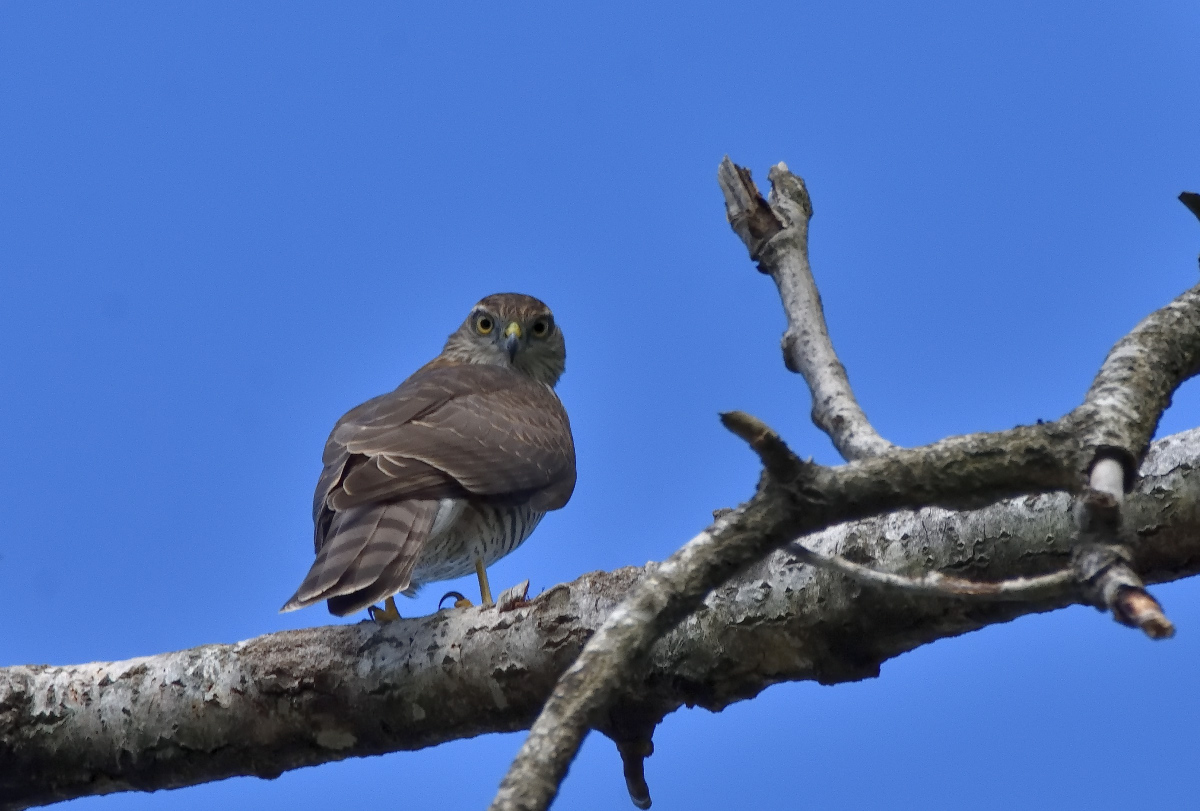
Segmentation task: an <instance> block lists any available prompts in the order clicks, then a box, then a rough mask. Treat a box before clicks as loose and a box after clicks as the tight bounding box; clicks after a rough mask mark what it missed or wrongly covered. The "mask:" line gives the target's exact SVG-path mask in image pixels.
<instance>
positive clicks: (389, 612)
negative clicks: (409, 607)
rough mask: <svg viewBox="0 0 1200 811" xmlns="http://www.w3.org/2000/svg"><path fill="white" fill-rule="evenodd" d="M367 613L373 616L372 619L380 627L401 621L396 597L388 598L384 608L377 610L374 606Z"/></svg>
mask: <svg viewBox="0 0 1200 811" xmlns="http://www.w3.org/2000/svg"><path fill="white" fill-rule="evenodd" d="M367 613H368V614H370V615H371V619H373V620H374V621H375V622H377V623H378V624H380V625H383V624H385V623H388V622H395V621H396V620H398V619H400V611H399V610H397V608H396V598H395V597H388V598H387V600H385V601H384V603H383V608H377V607H376V606H373V605H372V606H368V607H367Z"/></svg>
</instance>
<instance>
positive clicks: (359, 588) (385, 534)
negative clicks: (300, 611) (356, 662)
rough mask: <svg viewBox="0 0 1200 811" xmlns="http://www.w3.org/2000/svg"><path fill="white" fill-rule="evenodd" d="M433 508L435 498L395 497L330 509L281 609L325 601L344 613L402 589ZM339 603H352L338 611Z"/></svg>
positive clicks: (418, 550) (429, 522)
mask: <svg viewBox="0 0 1200 811" xmlns="http://www.w3.org/2000/svg"><path fill="white" fill-rule="evenodd" d="M437 508H438V502H437V501H401V502H394V503H391V504H376V505H372V506H370V507H360V508H355V509H350V510H345V511H344V512H338V513H336V514H335V515H334V517H333V521H332V523H331V524H330V527H329V534H328V536H327V538H326V540H325V543H324V544H323V545H322V546H321V551H320V552H319V553H318V554H317V559H316V561H314V562H313V565H312V568H311V569H309V572H308V575H307V576H306V577H305V578H304V582H303V583H301V584H300V588H299V589H297V590H296V593H295V594H294V595H292V598H291V599H290V600H288V601H287V603H285V604H284V606H283V608H282V609H281V610H282V611H292V610H294V609H297V608H303V607H304V606H307V605H312V604H313V603H316V602H320V601H321V600H330V601H331V602H330V611H332V612H333V613H335V614H338V615H343V616H344V615H345V614H349V613H353V612H354V611H357V610H359V609H360V608H365V607H366V606H368V605H371V604H372V603H374V602H377V601H378V600H379V599H382V597H387V596H389V595H391V594H394V593H395V592H397V591H402V590H404V589H406V588H408V585H409V578H410V577H411V575H412V569H413V565H414V564H415V563H416V560H417V557H418V556H419V555H420V553H421V549H422V548H423V547H424V545H425V540H426V539H427V538H428V537H429V531H430V529H431V528H432V527H433V521H434V517H435V515H436V514H437ZM377 592H383V593H382V596H374V595H375V594H376V593H377ZM360 593H361V596H360ZM368 593H369V594H370V595H372V596H371V597H370V599H367V594H368ZM345 597H352V598H353V599H349V600H347V599H340V598H345ZM335 598H338V599H337V603H336V608H337V610H335V603H334V602H333V600H334V599H335ZM363 600H366V602H363ZM360 603H361V605H359V604H360ZM345 605H351V606H356V607H353V608H349V609H347V610H341V609H342V606H345Z"/></svg>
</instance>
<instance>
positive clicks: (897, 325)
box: [0, 0, 1200, 811]
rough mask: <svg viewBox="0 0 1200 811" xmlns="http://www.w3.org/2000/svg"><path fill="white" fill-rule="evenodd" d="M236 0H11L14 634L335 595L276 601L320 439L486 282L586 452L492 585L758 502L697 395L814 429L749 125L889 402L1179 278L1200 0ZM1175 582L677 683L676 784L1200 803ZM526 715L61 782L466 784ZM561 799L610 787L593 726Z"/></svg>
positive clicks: (128, 634)
mask: <svg viewBox="0 0 1200 811" xmlns="http://www.w3.org/2000/svg"><path fill="white" fill-rule="evenodd" d="M247 5H248V4H245V3H219V2H206V3H200V4H189V5H186V6H184V5H182V4H154V3H143V4H129V3H104V4H96V3H80V4H50V3H24V4H14V3H8V4H5V5H4V6H3V8H0V302H2V304H3V310H4V316H3V319H2V320H0V417H2V419H3V431H2V432H0V458H2V460H3V467H2V472H0V512H2V513H3V515H4V521H3V524H2V526H0V617H2V619H0V640H2V641H0V664H15V663H30V662H39V663H40V662H47V663H64V664H65V663H72V662H82V661H89V660H95V659H120V658H126V657H131V656H136V655H143V654H150V653H155V652H161V651H166V650H174V649H179V648H186V647H191V646H194V645H198V644H202V643H209V642H234V641H236V640H240V639H244V638H247V637H251V636H255V635H258V634H263V633H268V632H271V631H275V630H279V629H283V628H293V627H297V626H301V625H313V624H322V623H326V622H330V621H331V618H330V617H329V615H328V614H326V613H325V611H324V610H323V609H321V608H314V609H308V610H305V611H302V612H298V613H294V614H289V615H286V616H280V615H279V614H277V613H276V609H277V608H278V607H279V605H280V604H281V603H282V602H283V601H284V600H285V599H286V598H287V597H288V595H290V594H291V592H292V590H293V589H294V588H295V586H296V584H297V583H298V582H299V580H300V578H301V577H302V576H303V574H304V572H305V571H306V569H307V567H308V565H309V563H310V561H311V547H310V542H311V540H310V539H311V529H310V512H309V511H310V499H311V492H312V486H313V483H314V481H315V479H316V475H317V473H318V471H319V468H320V463H319V459H320V452H321V447H322V443H323V442H324V440H325V436H326V434H327V432H328V430H329V428H330V426H331V425H332V423H333V421H334V420H335V419H336V418H337V417H338V416H339V415H340V414H341V413H342V412H343V411H345V410H346V409H348V408H349V407H350V406H353V405H355V404H357V403H359V402H361V401H362V400H364V399H365V398H367V397H369V396H372V395H375V394H378V393H381V392H383V391H386V390H388V389H390V388H392V387H393V386H394V385H395V384H396V383H397V382H399V381H400V380H401V379H403V378H404V377H405V376H406V375H407V374H408V373H409V372H411V371H412V370H413V369H414V368H416V367H417V366H418V365H420V364H421V363H423V362H424V361H425V360H427V359H428V358H429V357H430V356H432V355H433V354H435V353H436V352H437V351H438V350H439V348H440V345H441V342H442V340H443V339H444V337H445V335H446V334H447V333H448V332H450V331H451V330H452V329H454V328H455V327H456V325H457V324H458V323H459V322H460V321H461V319H462V318H463V317H464V316H465V314H466V312H467V310H468V308H469V307H470V305H471V304H472V303H474V302H475V301H476V300H477V299H478V298H480V297H481V296H483V295H484V294H487V293H492V292H497V291H504V290H517V291H521V292H527V293H531V294H534V295H537V296H539V297H541V298H543V299H544V300H545V301H547V302H548V303H549V304H550V305H551V306H552V307H553V308H554V310H555V312H556V313H557V316H558V320H559V322H560V323H561V324H562V326H563V328H564V330H565V332H566V335H567V343H568V349H569V364H568V371H567V375H566V377H565V378H564V379H563V382H562V384H561V386H560V393H561V396H562V398H563V400H564V401H565V403H566V405H567V408H568V410H569V411H570V413H571V416H572V421H573V424H574V427H575V436H576V441H577V445H578V452H579V486H578V489H577V490H576V494H575V497H574V499H573V500H572V501H571V503H570V504H569V505H568V507H567V508H566V509H564V510H562V511H561V512H559V513H556V514H553V515H552V516H550V517H549V518H547V519H546V521H545V522H544V523H543V524H542V526H541V528H540V529H539V530H538V532H537V533H536V534H535V535H534V536H533V538H532V539H531V540H530V541H529V542H528V543H527V544H526V545H525V546H523V547H522V548H521V549H520V550H519V552H517V553H516V554H514V555H512V556H510V557H509V558H507V559H505V560H504V561H503V562H502V563H501V564H500V565H498V566H497V567H496V568H495V569H494V571H493V575H492V577H493V583H495V584H497V585H498V586H500V587H504V586H507V585H509V584H511V583H514V582H516V581H518V580H520V579H523V578H525V577H530V578H531V579H532V581H533V587H534V590H535V591H537V590H541V589H543V588H545V587H547V586H550V585H552V584H554V583H557V582H561V581H564V580H570V579H573V578H574V577H576V576H578V575H579V574H581V573H583V572H586V571H589V570H593V569H611V568H615V567H618V566H622V565H626V564H640V563H643V562H645V561H647V560H652V559H661V558H663V557H665V556H666V555H668V554H669V553H670V552H671V551H673V550H674V549H675V548H676V547H677V546H679V545H680V544H681V543H682V542H683V541H684V540H686V539H687V538H689V537H690V536H691V535H692V534H693V533H695V532H696V531H697V530H699V529H700V528H702V527H703V526H704V525H705V524H706V523H707V522H708V520H709V516H710V513H711V510H712V509H713V508H716V507H723V506H731V505H734V504H736V503H737V502H738V501H740V500H742V499H744V498H745V497H747V496H748V495H749V494H750V493H751V491H752V488H753V485H754V482H755V479H756V476H757V464H756V461H755V459H754V458H753V457H752V455H751V454H750V453H748V452H747V450H746V449H745V448H744V447H743V446H742V445H741V444H740V443H739V442H738V441H737V440H735V439H734V438H732V437H731V436H730V435H728V434H727V433H725V432H724V431H723V430H722V429H721V428H720V426H719V424H718V422H717V420H716V413H717V412H718V411H720V410H725V409H730V408H742V409H745V410H747V411H750V412H752V413H754V414H756V415H758V416H760V417H762V418H764V419H766V420H767V421H769V422H770V423H771V424H772V425H774V426H775V427H776V428H778V429H779V430H780V431H781V432H782V433H783V434H784V435H785V436H786V437H787V438H788V439H789V440H790V441H791V443H792V444H793V446H794V447H795V448H796V449H797V450H798V451H800V452H802V453H805V454H812V455H814V456H815V457H816V458H817V459H818V460H819V461H823V462H831V463H832V462H834V461H836V456H835V454H834V453H833V451H832V448H831V446H830V445H829V443H828V441H827V440H826V439H825V438H824V437H823V436H822V435H821V434H819V433H818V432H817V431H816V430H815V429H814V428H812V426H811V425H810V424H809V420H808V412H809V403H808V395H807V392H806V391H805V389H804V386H803V383H802V381H801V380H800V379H799V378H798V377H796V376H794V375H791V374H789V373H788V372H787V371H785V370H784V368H783V365H782V363H781V362H780V356H779V350H778V340H779V334H780V331H781V329H782V326H783V317H782V314H781V312H780V308H779V304H778V300H777V298H776V294H775V291H774V288H773V286H772V285H771V283H770V281H769V280H767V279H766V278H764V277H761V276H760V275H759V274H757V273H756V272H755V270H754V269H753V267H752V265H751V264H750V263H749V261H748V260H747V258H746V254H745V251H744V249H743V247H742V245H741V244H740V243H739V242H738V240H737V239H736V237H735V236H734V235H733V234H732V232H730V231H729V229H728V227H727V226H726V224H725V220H724V213H723V208H722V202H721V195H720V192H719V190H718V188H717V185H716V182H715V173H716V168H717V164H718V162H719V161H720V159H721V157H722V155H724V154H726V153H728V154H729V155H730V156H732V157H733V158H734V160H736V161H738V162H740V163H743V164H746V165H748V166H750V167H751V168H752V169H753V170H755V173H756V176H757V177H759V178H763V177H765V170H766V168H767V167H768V166H769V165H770V164H772V163H774V162H776V161H778V160H786V161H787V162H788V164H789V165H790V166H791V167H792V168H793V170H795V171H796V172H797V173H799V174H801V175H803V176H804V177H805V179H806V180H807V181H808V184H809V189H810V191H811V192H812V195H813V198H814V203H815V207H816V217H815V219H814V221H813V228H812V252H813V260H814V264H815V270H816V274H817V278H818V283H819V284H820V286H821V290H822V293H823V296H824V301H825V305H826V309H827V314H828V318H829V322H830V327H831V330H832V333H833V337H834V340H835V343H836V345H837V347H838V349H839V351H840V352H841V354H842V357H843V359H844V361H845V363H846V365H847V367H848V368H849V371H850V374H851V378H852V381H853V382H854V384H855V385H856V387H857V391H858V394H859V397H860V400H861V401H862V403H863V404H864V406H865V408H866V410H867V413H868V414H869V415H870V416H871V417H872V418H873V419H874V421H875V423H876V425H877V426H878V428H879V429H880V430H881V432H882V433H883V434H884V435H885V436H887V437H888V438H890V439H892V440H893V441H896V442H899V443H904V444H917V443H924V442H928V441H932V440H935V439H938V438H941V437H943V436H945V435H947V434H951V433H959V432H963V431H970V430H981V429H1002V428H1007V427H1011V426H1013V425H1015V424H1017V423H1027V422H1031V421H1033V420H1035V419H1037V418H1046V419H1051V418H1056V417H1058V416H1059V415H1061V414H1062V413H1064V412H1065V411H1067V410H1069V409H1070V408H1072V407H1073V406H1074V405H1076V404H1077V403H1078V402H1079V399H1080V397H1081V396H1082V394H1083V392H1084V390H1085V389H1086V387H1087V385H1088V383H1089V381H1090V379H1091V376H1092V375H1093V374H1094V372H1095V370H1096V368H1097V367H1098V365H1099V363H1100V361H1101V360H1102V358H1103V357H1104V354H1105V352H1106V351H1107V350H1108V348H1109V346H1110V345H1111V344H1112V342H1113V341H1115V340H1116V339H1117V338H1118V337H1119V336H1120V335H1122V334H1123V333H1124V332H1126V331H1127V330H1128V329H1129V328H1130V327H1132V326H1133V325H1134V324H1135V323H1136V322H1137V321H1138V320H1139V319H1140V318H1141V317H1142V316H1144V315H1145V314H1146V313H1148V312H1150V311H1151V310H1153V309H1155V308H1156V307H1159V306H1161V305H1162V304H1164V303H1166V302H1167V301H1168V300H1170V299H1171V298H1172V297H1173V296H1175V295H1176V294H1177V293H1178V292H1180V291H1181V290H1183V289H1185V288H1186V287H1189V286H1191V285H1192V284H1193V283H1194V282H1195V281H1196V279H1197V265H1196V255H1197V252H1198V251H1200V224H1198V223H1197V222H1196V221H1195V219H1194V218H1193V217H1192V216H1191V215H1190V214H1189V213H1188V212H1187V211H1186V210H1185V209H1184V208H1183V207H1182V206H1181V205H1180V204H1179V203H1178V202H1176V200H1175V196H1176V195H1177V194H1178V193H1179V191H1181V190H1182V189H1185V188H1190V189H1194V190H1197V191H1200V49H1197V43H1198V42H1200V6H1197V5H1196V4H1195V3H1194V2H1187V0H1179V2H1145V3H1137V4H1117V3H1099V4H1097V3H1078V2H1075V3H1044V2H1012V1H1011V0H1010V1H1009V2H1003V3H987V4H974V3H972V4H964V3H952V2H946V3H927V4H921V5H922V10H920V11H915V10H913V8H912V7H911V5H912V4H892V3H822V4H813V3H804V4H802V3H796V2H780V3H770V2H761V3H754V4H744V5H741V6H737V5H730V4H715V3H710V4H698V3H692V4H687V5H686V6H684V5H683V4H680V6H679V7H677V8H675V9H674V10H669V11H668V10H663V8H662V6H658V7H652V6H651V4H646V3H621V2H606V3H601V4H591V5H590V6H589V7H588V9H587V10H585V11H581V10H579V8H578V6H579V5H581V4H562V3H540V4H513V3H506V4H495V3H489V4H483V3H480V4H475V5H459V4H450V3H422V4H381V3H366V2H363V3H353V4H348V3H343V4H319V5H318V4H310V3H300V2H288V3H276V4H255V5H256V6H257V7H256V8H254V9H249V8H247ZM1198 393H1200V387H1196V386H1185V387H1184V389H1182V390H1181V392H1180V393H1179V396H1178V397H1177V398H1176V405H1175V406H1174V408H1173V409H1172V410H1171V411H1170V412H1169V413H1168V414H1167V416H1166V419H1165V421H1164V426H1163V432H1164V433H1170V432H1174V431H1177V430H1181V429H1184V428H1188V427H1193V426H1196V425H1200V402H1198ZM466 585H467V586H469V584H466ZM440 593H441V589H439V588H437V587H433V588H431V589H429V590H428V591H427V592H426V593H425V594H423V595H422V596H421V597H420V598H419V599H417V600H415V601H402V604H401V609H402V611H404V612H405V613H406V614H408V615H416V614H423V613H427V612H430V611H433V610H434V608H435V604H436V601H437V598H438V595H439V594H440ZM1156 593H1157V594H1158V595H1159V596H1160V597H1161V598H1162V600H1163V602H1164V603H1165V605H1166V608H1167V610H1168V612H1169V613H1170V615H1171V616H1172V617H1173V618H1174V619H1175V621H1176V622H1177V623H1178V625H1179V628H1180V632H1179V634H1178V636H1177V638H1176V639H1175V640H1173V641H1171V642H1166V643H1158V644H1154V643H1150V642H1148V641H1146V640H1145V639H1143V638H1141V637H1140V636H1139V635H1137V634H1136V633H1134V632H1131V631H1129V630H1126V629H1124V628H1121V627H1118V626H1117V625H1115V624H1114V623H1113V622H1111V621H1110V620H1108V619H1107V618H1105V617H1104V616H1102V615H1100V614H1098V613H1097V612H1095V611H1093V610H1091V609H1084V608H1077V609H1073V610H1069V611H1064V612H1059V613H1057V614H1053V615H1047V616H1039V617H1028V618H1025V619H1022V620H1019V621H1017V622H1014V623H1011V624H1009V625H1006V626H1002V627H994V628H989V629H986V630H984V631H982V632H979V633H974V634H970V635H968V636H965V637H962V638H959V639H954V640H948V641H944V642H940V643H938V644H935V645H932V646H929V647H926V648H924V649H922V650H919V651H917V652H915V653H912V654H910V655H907V656H904V657H902V658H900V659H898V660H895V661H892V662H890V663H887V664H885V665H884V667H883V672H882V675H881V677H880V678H878V679H875V680H872V681H868V682H863V683H858V684H852V685H842V686H837V687H819V686H817V685H813V684H799V685H795V684H793V685H783V686H778V687H774V688H771V689H770V690H768V691H766V692H765V693H764V694H763V695H762V696H760V697H759V698H758V699H757V700H755V701H752V702H747V703H743V704H740V705H737V706H735V707H733V708H731V709H729V710H727V711H726V712H724V713H721V714H719V715H712V714H709V713H707V712H704V711H682V712H679V713H676V714H674V715H672V716H670V717H668V718H667V719H666V722H665V723H664V724H663V726H662V727H661V728H660V730H659V732H658V734H657V737H656V746H657V753H656V754H655V755H654V757H653V758H651V759H650V760H649V761H648V764H647V766H648V778H649V780H650V784H651V789H652V791H653V793H654V797H655V807H656V808H660V809H673V808H675V809H678V808H741V807H750V808H766V807H777V808H792V807H807V808H821V809H858V808H880V807H888V808H896V809H904V808H921V809H959V808H964V807H971V808H978V809H1009V808H1016V807H1021V808H1028V809H1042V808H1045V809H1062V808H1117V807H1132V806H1135V805H1136V806H1138V807H1142V808H1181V807H1185V806H1187V805H1190V804H1191V803H1193V802H1194V801H1195V768H1196V763H1197V761H1198V759H1200V741H1198V735H1197V729H1200V698H1198V694H1197V691H1196V687H1195V685H1196V673H1197V671H1198V670H1200V641H1198V640H1200V583H1181V584H1176V585H1172V586H1168V587H1162V588H1159V589H1157V590H1156ZM522 739H523V735H507V736H487V737H484V738H480V739H476V740H471V741H462V742H458V743H454V744H450V745H446V746H442V747H439V748H437V749H434V750H429V751H425V752H419V753H408V754H395V755H390V756H387V757H382V758H373V759H369V760H356V761H349V762H345V763H341V764H334V765H327V766H321V767H317V768H313V769H306V770H301V771H298V772H292V773H289V774H286V775H284V776H283V777H281V778H279V779H278V780H275V781H260V780H256V779H237V780H230V781H226V782H223V783H219V784H213V785H206V786H202V787H198V788H192V789H185V790H182V791H175V792H169V793H158V794H155V795H135V794H124V795H115V796H111V797H107V798H102V799H89V800H84V801H80V802H78V803H76V804H75V806H74V807H77V808H80V809H94V811H117V810H118V809H120V810H121V811H124V809H138V810H140V809H147V810H149V809H208V808H212V807H214V806H217V807H226V808H242V807H254V808H259V809H289V810H291V809H298V808H299V809H304V808H317V807H322V806H333V805H340V806H344V805H345V804H346V801H345V798H347V797H351V798H353V801H352V802H351V805H352V806H353V807H355V808H366V807H404V808H444V809H460V808H463V809H465V808H480V807H482V806H483V805H484V804H485V803H486V802H487V800H488V798H490V796H491V794H492V792H493V790H494V788H495V786H496V784H497V782H498V781H499V779H500V777H501V775H502V774H503V772H504V770H505V769H506V767H507V764H508V761H509V759H510V758H511V756H512V754H513V753H514V752H515V750H516V748H517V746H518V745H519V744H520V742H521V740H522ZM1130 741H1140V742H1141V743H1139V744H1137V745H1133V746H1130V745H1127V744H1128V743H1129V742H1130ZM557 807H558V808H562V809H609V808H618V809H619V808H627V807H630V808H631V807H632V806H630V805H628V800H627V798H626V795H625V789H624V786H623V782H622V780H621V776H620V767H619V762H618V759H617V756H616V753H615V751H614V750H613V747H612V745H611V743H609V742H608V741H607V740H606V739H603V738H600V737H594V738H592V739H590V740H589V741H588V743H587V745H586V746H585V748H584V751H583V754H582V756H581V758H580V759H579V761H578V762H577V764H576V765H575V767H574V768H573V769H572V772H571V774H570V776H569V778H568V780H567V782H566V784H565V786H564V790H563V793H562V795H561V797H560V800H559V804H558V806H557Z"/></svg>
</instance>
